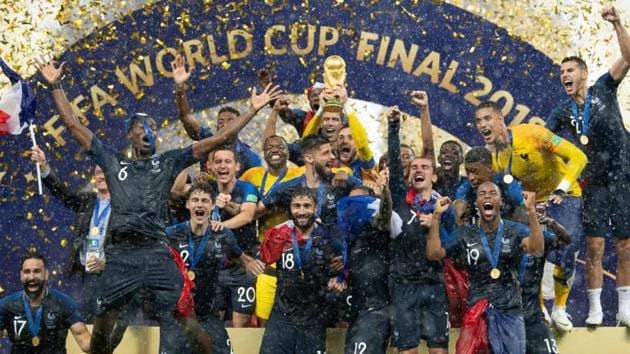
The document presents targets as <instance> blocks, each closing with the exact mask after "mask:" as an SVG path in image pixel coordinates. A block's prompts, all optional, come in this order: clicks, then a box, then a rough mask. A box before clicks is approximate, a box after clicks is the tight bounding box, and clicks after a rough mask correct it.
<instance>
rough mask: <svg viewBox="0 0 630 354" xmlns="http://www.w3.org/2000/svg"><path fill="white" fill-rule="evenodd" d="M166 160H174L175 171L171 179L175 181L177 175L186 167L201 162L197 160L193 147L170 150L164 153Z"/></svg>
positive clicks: (172, 172) (173, 170)
mask: <svg viewBox="0 0 630 354" xmlns="http://www.w3.org/2000/svg"><path fill="white" fill-rule="evenodd" d="M164 155H166V156H165V157H166V158H172V159H173V162H174V163H173V169H172V171H171V179H172V180H175V178H176V177H177V175H178V174H179V173H180V172H181V171H182V170H183V169H185V168H186V167H188V166H191V165H193V164H194V163H196V162H199V160H197V159H196V158H195V156H194V155H193V152H192V145H190V146H188V147H185V148H183V149H174V150H169V151H167V152H165V153H164Z"/></svg>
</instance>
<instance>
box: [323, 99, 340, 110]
mask: <svg viewBox="0 0 630 354" xmlns="http://www.w3.org/2000/svg"><path fill="white" fill-rule="evenodd" d="M341 111H343V105H342V104H341V103H339V101H337V100H328V101H326V105H325V106H324V112H332V113H339V112H341Z"/></svg>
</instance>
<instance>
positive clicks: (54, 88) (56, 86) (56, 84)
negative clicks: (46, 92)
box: [50, 81, 63, 91]
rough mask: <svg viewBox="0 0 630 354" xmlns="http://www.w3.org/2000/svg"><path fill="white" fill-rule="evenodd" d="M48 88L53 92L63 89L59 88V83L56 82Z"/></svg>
mask: <svg viewBox="0 0 630 354" xmlns="http://www.w3.org/2000/svg"><path fill="white" fill-rule="evenodd" d="M50 88H51V89H52V90H53V91H54V90H63V87H61V81H57V82H55V83H52V84H50Z"/></svg>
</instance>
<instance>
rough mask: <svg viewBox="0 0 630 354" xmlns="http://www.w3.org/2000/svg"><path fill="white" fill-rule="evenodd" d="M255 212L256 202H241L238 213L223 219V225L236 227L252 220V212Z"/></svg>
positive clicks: (231, 227)
mask: <svg viewBox="0 0 630 354" xmlns="http://www.w3.org/2000/svg"><path fill="white" fill-rule="evenodd" d="M255 213H256V203H243V204H241V210H240V212H239V213H238V214H236V215H234V216H233V217H232V218H230V219H228V220H225V221H224V222H223V225H224V226H225V227H229V228H230V229H232V230H234V229H238V228H239V227H243V226H245V225H247V224H249V223H250V222H252V221H254V214H255Z"/></svg>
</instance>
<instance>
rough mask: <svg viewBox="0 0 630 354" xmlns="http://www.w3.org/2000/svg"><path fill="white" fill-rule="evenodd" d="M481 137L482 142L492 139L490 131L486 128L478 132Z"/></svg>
mask: <svg viewBox="0 0 630 354" xmlns="http://www.w3.org/2000/svg"><path fill="white" fill-rule="evenodd" d="M480 133H481V136H482V137H483V140H484V141H485V142H488V141H490V139H491V138H492V129H490V128H488V127H486V128H481V130H480Z"/></svg>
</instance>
